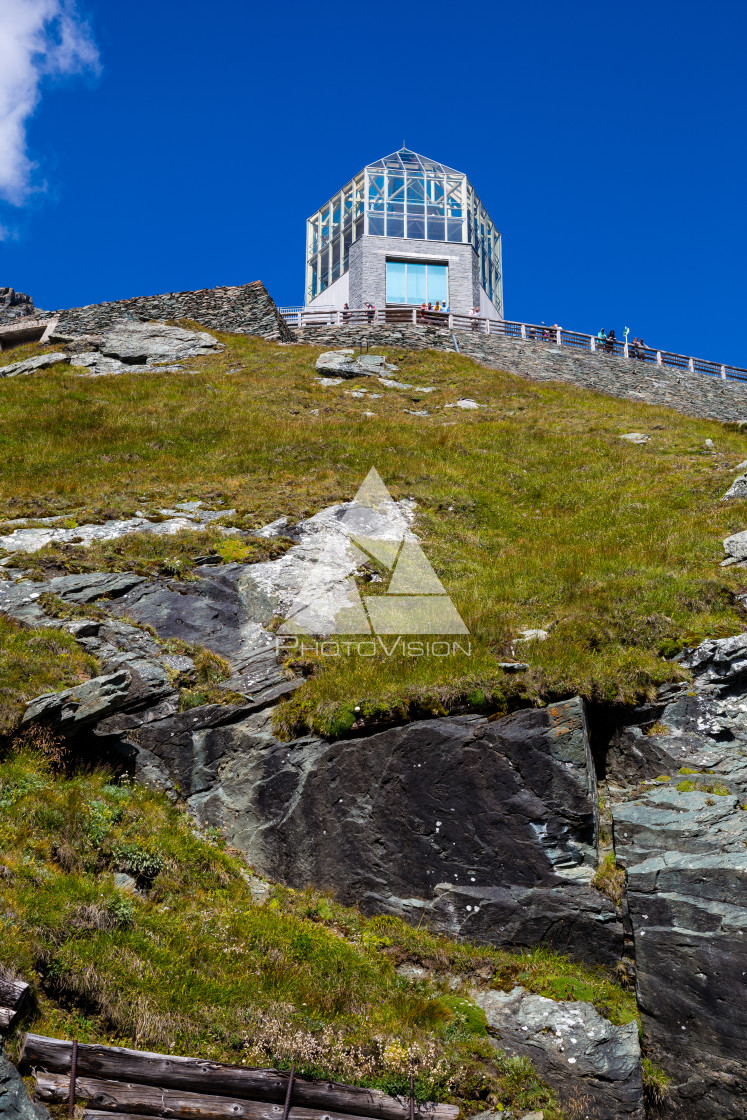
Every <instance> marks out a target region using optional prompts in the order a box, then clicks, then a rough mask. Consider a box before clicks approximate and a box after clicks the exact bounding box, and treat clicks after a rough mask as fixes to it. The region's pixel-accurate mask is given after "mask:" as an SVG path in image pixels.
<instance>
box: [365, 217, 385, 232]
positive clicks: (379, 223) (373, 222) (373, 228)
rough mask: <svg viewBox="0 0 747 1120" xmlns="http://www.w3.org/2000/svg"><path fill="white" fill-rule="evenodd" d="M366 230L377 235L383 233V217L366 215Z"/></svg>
mask: <svg viewBox="0 0 747 1120" xmlns="http://www.w3.org/2000/svg"><path fill="white" fill-rule="evenodd" d="M368 232H369V233H373V234H375V235H376V236H378V237H383V235H384V218H383V216H382V217H378V216H377V215H375V214H369V215H368Z"/></svg>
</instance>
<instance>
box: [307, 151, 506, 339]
mask: <svg viewBox="0 0 747 1120" xmlns="http://www.w3.org/2000/svg"><path fill="white" fill-rule="evenodd" d="M416 243H417V244H416ZM467 246H469V247H470V248H471V250H472V253H469V251H468V250H466V248H465V247H467ZM364 249H366V251H363V250H364ZM370 253H375V254H376V255H377V257H381V255H382V253H384V255H385V262H384V268H383V270H382V268H381V267H374V266H373V263H372V262H368V264H367V262H366V260H365V258H366V257H367V256H369V255H370ZM368 265H371V267H368ZM356 266H359V271H360V273H361V276H360V277H358V280H359V281H360V283H358V280H356V279H355V278H354V277H349V278H348V281H347V282H346V283H340V282H341V281H342V280H343V279H344V278H345V277H346V276H347V274H348V273H349V272H350V271H351V270H352V271H355V270H356ZM467 272H469V273H470V277H469V279H468V278H467ZM457 273H459V276H457ZM462 274H463V275H462ZM382 285H383V286H384V290H383V291H382ZM333 289H334V290H333ZM364 289H365V290H364ZM346 292H347V295H345V298H342V297H343V295H344V294H345V293H346ZM358 299H361V303H360V304H359V303H357V302H356V301H357V300H358ZM367 299H371V300H372V301H373V302H376V303H377V305H379V306H381V304H382V303H386V304H387V305H390V306H391V305H400V306H401V305H408V304H413V305H415V304H420V303H423V302H425V303H427V302H429V301H430V302H432V303H435V302H436V301H437V300H438V301H439V302H440V303H443V302H444V301H446V302H447V303H448V305H449V306H452V309H453V310H454V311H460V312H462V311H463V312H466V311H467V310H468V309H469V307H470V306H475V305H479V306H480V307H481V309H482V310H483V313H484V314H490V315H492V316H493V317H502V315H503V290H502V277H501V235H500V233H499V232H498V230H497V229H496V227H495V225H494V224H493V222H492V220H491V218H490V216H489V214H488V212H487V211H486V210H485V208H484V206H483V205H482V203H481V202H480V199H479V197H478V196H477V194H476V192H475V189H474V187H473V186H472V184H471V183H470V181H469V179H468V178H467V176H466V175H465V174H464V173H463V172H461V171H455V170H454V169H453V168H452V167H446V166H445V165H444V164H442V163H437V162H436V161H435V160H432V159H427V158H425V157H424V156H420V155H418V154H417V153H416V152H411V151H410V150H409V149H408V148H402V149H401V150H400V151H398V152H394V153H393V154H392V155H389V156H385V157H384V158H383V159H380V160H377V161H376V162H375V163H371V164H369V165H368V166H367V167H364V168H363V170H362V171H361V172H360V173H359V174H358V175H356V176H355V178H354V179H352V180H351V181H350V182H349V183H348V184H347V185H346V186H344V187H343V188H342V190H340V191H338V193H337V194H335V195H334V197H333V198H331V199H330V201H329V202H327V203H326V204H325V205H324V206H322V207H321V208H320V209H319V210H318V211H317V212H316V214H314V215H313V216H312V217H311V218H309V219H308V222H307V243H306V297H305V300H306V304H307V305H309V304H311V303H316V304H317V305H318V306H319V305H323V304H327V305H329V306H337V305H339V306H340V307H341V306H343V304H344V303H346V302H347V303H349V305H350V306H351V307H355V306H361V305H362V302H363V301H364V300H367ZM457 303H459V304H464V305H465V306H464V307H462V306H459V307H457V306H456V304H457ZM488 305H490V306H488Z"/></svg>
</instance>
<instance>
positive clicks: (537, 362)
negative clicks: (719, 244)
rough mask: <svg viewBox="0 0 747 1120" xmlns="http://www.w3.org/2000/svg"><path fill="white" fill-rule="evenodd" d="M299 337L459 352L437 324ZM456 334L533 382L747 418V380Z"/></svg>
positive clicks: (317, 329)
mask: <svg viewBox="0 0 747 1120" xmlns="http://www.w3.org/2000/svg"><path fill="white" fill-rule="evenodd" d="M459 247H460V248H466V246H459ZM295 335H296V337H297V339H298V341H299V342H305V343H309V344H310V345H316V346H324V347H329V348H332V347H339V348H341V347H344V346H355V345H356V344H357V343H358V342H359V341H361V340H364V339H368V341H369V344H370V345H372V346H391V347H394V348H399V349H402V350H454V342H453V339H452V332H451V331H449V330H448V329H446V328H445V327H436V326H419V325H418V326H416V325H412V326H410V325H399V324H397V325H384V324H381V325H378V324H375V325H374V326H371V327H368V326H365V325H361V326H349V327H344V326H339V327H336V326H331V327H330V326H307V327H303V328H301V329H298V330H296V331H295ZM454 335H455V337H456V339H457V341H458V344H459V350H460V352H461V353H462V354H466V355H468V356H469V357H470V358H475V359H476V360H477V361H478V362H481V363H482V364H483V365H487V366H491V367H493V368H494V369H501V370H505V371H506V372H507V373H515V374H517V375H518V376H519V377H524V378H527V379H528V380H530V381H565V382H567V383H568V384H570V385H576V386H578V387H579V388H581V389H593V390H594V391H595V392H597V393H608V394H609V395H610V396H612V397H625V398H627V399H628V400H633V401H643V402H644V403H646V404H655V405H662V406H663V407H665V408H673V409H676V410H677V411H678V412H683V413H684V414H685V415H686V416H695V417H700V418H703V419H707V420H720V421H722V422H732V423H739V422H740V421H744V422H745V423H747V382H741V381H722V380H721V379H720V378H715V377H708V376H706V375H705V374H702V373H689V372H688V371H687V370H678V369H673V368H672V367H669V366H657V365H656V364H655V363H654V362H639V361H635V360H634V359H632V358H618V357H613V356H612V355H608V354H600V353H590V352H589V351H579V350H576V349H574V348H573V347H570V346H556V345H552V344H548V343H547V342H530V341H526V342H524V341H518V340H514V339H508V338H503V337H500V336H499V335H497V334H490V335H486V334H484V333H483V332H482V331H481V330H474V331H473V330H466V331H464V330H460V331H455V332H454Z"/></svg>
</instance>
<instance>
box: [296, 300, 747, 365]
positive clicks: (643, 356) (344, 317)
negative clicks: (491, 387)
mask: <svg viewBox="0 0 747 1120" xmlns="http://www.w3.org/2000/svg"><path fill="white" fill-rule="evenodd" d="M279 311H280V314H281V315H282V316H283V318H284V319H285V321H286V322H287V323H288V324H289V325H290V326H294V327H311V326H341V327H348V326H350V327H354V326H355V327H357V326H374V325H376V324H381V325H383V324H387V323H389V324H398V325H400V326H402V325H407V324H410V325H414V326H430V327H441V328H442V329H445V330H448V331H477V332H478V333H480V334H487V335H491V334H492V335H496V336H497V337H498V338H510V339H514V341H516V342H539V343H544V344H545V345H546V346H551V347H553V346H558V347H560V346H569V347H571V348H572V349H575V350H585V351H587V352H588V353H602V354H606V355H610V356H614V357H618V358H628V359H630V360H631V361H638V362H643V363H647V364H649V365H657V366H669V367H672V368H674V369H681V370H682V371H683V372H685V373H703V374H705V375H706V376H708V377H719V378H721V379H723V380H724V381H726V380H733V381H747V369H742V368H741V367H740V366H731V365H724V364H722V363H720V362H711V361H708V360H707V359H705V358H691V357H689V356H688V355H686V354H676V353H673V352H672V351H670V350H654V349H652V347H650V346H645V345H643V344H641V343H637V344H635V345H634V344H633V343H632V342H623V341H622V340H619V339H609V338H605V339H600V338H598V337H597V336H596V335H593V334H582V333H581V332H579V331H567V330H565V329H564V328H563V327H556V326H552V327H548V326H547V325H546V324H545V323H539V324H538V323H515V322H510V321H509V320H507V319H489V318H484V317H483V316H478V315H475V316H473V315H454V314H452V312H442V311H423V310H421V309H420V308H419V307H412V308H410V307H386V308H377V309H375V310H374V309H371V308H366V307H356V308H350V309H349V310H345V311H340V310H337V309H336V308H334V307H329V308H318V307H315V308H309V307H281V308H279Z"/></svg>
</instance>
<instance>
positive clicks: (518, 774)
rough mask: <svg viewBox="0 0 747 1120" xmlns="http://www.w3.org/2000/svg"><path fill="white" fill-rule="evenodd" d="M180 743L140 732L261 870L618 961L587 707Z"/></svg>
mask: <svg viewBox="0 0 747 1120" xmlns="http://www.w3.org/2000/svg"><path fill="white" fill-rule="evenodd" d="M156 735H158V736H159V741H156V739H155V738H154V736H156ZM173 738H174V736H173V735H172V734H171V732H169V734H168V735H167V737H166V740H165V742H164V741H163V737H161V736H160V729H157V728H152V729H151V731H150V733H149V734H148V735H146V737H145V738H143V737H142V736H141V737H140V741H141V743H143V744H145V745H147V747H148V749H149V750H151V751H152V752H153V753H154V754H156V755H159V756H163V752H164V749H166V750H167V752H168V755H167V756H166V757H164V761H165V762H166V765H167V768H170V767H177V768H178V772H177V779H178V781H179V784H180V787H181V788H182V789H183V790H184V793H185V796H187V798H188V800H189V803H190V804H191V805H192V807H193V809H194V810H195V811H196V812H197V813H198V815H199V816H200V817H201V818H202V819H203V820H205V821H206V823H209V824H212V825H217V826H219V827H222V828H223V829H225V830H226V833H227V835H228V837H229V839H230V842H231V843H232V844H233V845H234V846H235V847H237V848H239V849H240V850H241V851H243V852H245V853H246V856H247V859H248V860H249V862H250V863H251V864H252V866H253V867H255V868H256V869H257V870H258V871H259V872H260V873H261V874H263V875H265V876H266V877H268V878H271V879H276V880H280V881H282V882H286V883H288V884H290V885H292V886H296V887H302V886H306V885H308V884H314V885H316V886H318V887H320V888H322V889H330V890H333V891H334V892H335V893H336V895H337V896H338V897H340V898H341V899H342V900H343V901H346V902H356V903H357V904H358V905H360V906H361V907H362V908H363V909H364V910H365V911H366V912H368V913H374V912H382V911H384V912H389V913H397V914H402V915H404V916H406V917H408V918H415V920H418V918H419V916H421V915H422V914H423V912H425V913H426V914H427V916H428V922H429V926H430V927H431V928H440V929H442V930H444V932H448V933H450V934H456V935H458V936H464V937H470V938H472V939H474V940H478V941H483V942H489V943H492V944H497V945H500V944H514V945H529V944H534V943H536V941H537V940H542V939H543V937H542V935H543V934H544V935H545V937H544V939H545V940H546V941H548V942H549V943H552V944H554V945H556V946H557V947H559V948H561V949H562V950H563V951H568V952H570V953H571V954H573V955H575V956H582V957H586V958H587V959H594V960H601V959H604V960H607V961H613V960H616V959H617V957H619V954H620V949H621V942H622V931H621V927H620V924H619V922H618V921H617V919H616V916H615V913H614V910H613V909H612V907H611V906H609V905H608V904H606V900H604V899H603V897H602V896H600V895H599V894H598V892H596V891H594V890H592V889H591V888H590V887H589V879H590V878H591V874H592V872H593V870H594V867H595V864H596V854H595V847H594V799H593V794H592V790H593V774H592V773H591V772H590V769H589V765H588V757H587V753H586V752H587V750H588V745H587V743H586V738H585V733H584V724H583V715H582V711H581V706H580V703H579V702H578V701H569V702H567V703H565V704H562V705H558V706H557V707H556V708H553V709H550V710H549V711H527V712H521V713H517V714H516V715H515V716H511V717H508V718H506V719H504V720H499V721H496V722H493V723H489V722H488V721H486V720H484V719H482V718H480V717H459V718H454V719H443V720H425V721H421V722H416V723H412V724H409V725H407V726H405V727H400V728H394V729H391V730H389V731H384V732H381V733H379V734H378V735H372V736H369V737H366V738H362V739H361V738H358V739H353V740H346V741H341V742H337V743H327V742H324V741H322V740H319V739H315V738H307V739H300V740H296V741H294V742H292V743H290V744H289V743H284V742H280V741H278V740H277V739H275V738H274V737H273V735H272V733H271V730H270V725H269V721H268V718H267V717H266V716H254V717H251V718H250V719H247V720H245V721H243V722H241V723H240V724H236V725H233V726H231V727H224V728H219V729H217V730H216V731H215V732H208V733H207V734H204V735H200V737H199V744H198V743H195V744H194V745H192V746H190V744H189V743H185V742H184V741H182V743H181V744H179V745H177V746H176V752H175V751H174V747H175V744H174V743H173ZM196 774H197V775H198V777H197V780H196V784H195V777H194V776H195V775H196ZM527 902H530V905H529V906H527V905H526V903H527ZM499 914H500V915H503V916H504V917H505V919H506V920H505V923H503V924H499V922H498V921H497V920H496V918H497V916H498V915H499ZM540 914H543V917H542V918H541V919H540V918H539V915H540ZM538 919H539V920H538ZM538 934H539V936H538Z"/></svg>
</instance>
